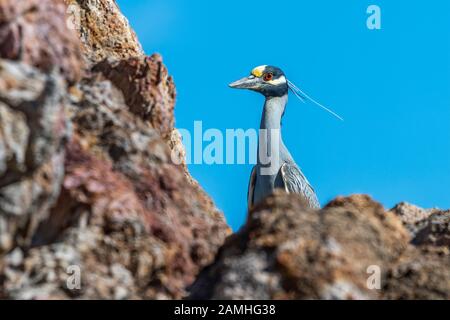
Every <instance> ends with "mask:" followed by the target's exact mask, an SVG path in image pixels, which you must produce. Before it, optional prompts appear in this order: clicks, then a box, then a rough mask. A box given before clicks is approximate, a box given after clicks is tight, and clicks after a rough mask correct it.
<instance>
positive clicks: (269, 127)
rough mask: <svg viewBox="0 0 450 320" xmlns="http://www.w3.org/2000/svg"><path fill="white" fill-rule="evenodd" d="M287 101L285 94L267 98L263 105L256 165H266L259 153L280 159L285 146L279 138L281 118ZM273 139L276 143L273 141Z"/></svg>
mask: <svg viewBox="0 0 450 320" xmlns="http://www.w3.org/2000/svg"><path fill="white" fill-rule="evenodd" d="M287 100H288V96H287V94H286V95H284V96H282V97H267V98H266V101H265V103H264V110H263V114H262V118H261V125H260V132H259V141H258V163H259V164H261V163H267V161H262V159H261V154H260V151H261V152H262V153H263V154H265V153H267V154H272V151H270V150H272V148H276V149H273V151H274V152H275V153H276V154H272V156H275V157H278V158H280V155H281V154H282V153H283V152H284V150H285V146H284V143H283V139H282V137H281V118H282V117H283V114H284V108H285V107H286V103H287ZM274 139H276V140H278V141H273V140H274Z"/></svg>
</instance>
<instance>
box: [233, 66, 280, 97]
mask: <svg viewBox="0 0 450 320" xmlns="http://www.w3.org/2000/svg"><path fill="white" fill-rule="evenodd" d="M229 86H230V87H231V88H235V89H248V90H252V91H256V92H259V93H261V94H263V95H264V96H266V97H281V96H284V95H286V94H287V93H288V83H287V80H286V77H285V75H284V72H283V71H281V69H280V68H277V67H273V66H265V65H264V66H259V67H256V68H254V69H253V70H252V72H251V73H250V75H249V76H247V77H245V78H242V79H240V80H238V81H235V82H233V83H230V84H229Z"/></svg>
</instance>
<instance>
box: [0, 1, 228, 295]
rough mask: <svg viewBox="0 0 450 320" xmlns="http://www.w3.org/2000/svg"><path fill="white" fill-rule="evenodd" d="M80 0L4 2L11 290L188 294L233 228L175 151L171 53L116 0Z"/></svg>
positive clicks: (2, 138)
mask: <svg viewBox="0 0 450 320" xmlns="http://www.w3.org/2000/svg"><path fill="white" fill-rule="evenodd" d="M67 3H68V4H69V5H70V4H72V6H71V7H69V9H66V7H65V4H64V3H63V2H59V1H57V0H55V1H42V2H37V1H32V0H27V1H21V2H20V4H17V5H13V4H12V2H10V1H3V2H0V13H1V16H0V19H3V20H2V21H6V22H5V24H3V25H2V27H0V30H3V31H4V32H3V33H1V35H3V38H1V39H2V41H3V42H2V49H5V53H4V54H3V57H4V58H8V59H9V60H0V298H14V299H41V298H82V299H85V298H112V299H126V298H164V299H168V298H180V297H182V296H184V295H185V288H186V287H187V286H188V285H189V284H191V283H192V282H193V281H194V279H195V276H196V275H197V273H198V272H199V270H200V269H201V268H202V267H204V266H205V265H207V264H209V263H211V262H212V261H213V259H214V257H215V254H216V252H217V250H218V248H219V247H220V246H221V245H222V243H223V241H224V239H225V237H226V236H227V234H228V233H229V228H228V226H227V225H226V223H225V221H224V218H223V215H222V214H221V213H220V212H219V211H218V210H217V209H216V208H215V206H214V204H213V203H212V201H211V200H210V199H209V197H208V196H207V195H206V194H205V193H204V192H203V191H202V190H201V188H199V186H198V185H197V184H195V183H192V181H191V180H190V179H189V177H188V176H186V172H185V167H184V166H182V165H175V164H174V163H173V162H172V161H171V149H170V148H174V147H180V145H178V146H175V145H174V144H172V145H168V143H167V141H171V139H172V134H173V132H174V128H173V125H174V119H173V107H174V100H175V89H174V85H173V82H172V80H171V78H170V76H169V75H168V73H167V70H166V69H165V67H164V65H163V64H162V61H161V58H160V57H158V56H156V55H154V56H152V57H145V56H144V55H143V53H142V50H141V49H140V45H139V43H138V42H137V40H136V38H135V36H134V33H133V31H132V30H131V29H129V28H128V23H127V22H126V19H125V18H123V16H122V15H121V14H120V12H119V11H118V9H117V6H116V4H115V2H114V1H113V0H111V1H106V0H102V1H76V2H75V1H67ZM77 8H78V9H77ZM74 10H75V11H74ZM77 10H78V13H77V14H78V15H79V20H76V19H75V20H74V25H75V26H76V27H77V28H76V30H77V31H78V32H79V33H78V35H79V36H80V39H81V42H78V41H77V40H76V36H75V35H73V34H72V33H71V32H72V31H73V30H70V28H68V27H67V26H68V24H67V21H66V17H65V15H64V13H65V12H66V11H67V12H69V14H70V15H72V14H73V12H76V11H77ZM46 11H48V12H46ZM77 14H75V16H76V15H77ZM46 15H51V16H46ZM16 16H18V20H17V21H16V20H14V19H13V18H11V17H16ZM22 16H24V17H23V18H22ZM13 20H14V21H13ZM16 23H17V24H19V26H17V28H18V30H20V29H23V30H28V31H27V32H26V33H23V34H22V33H20V32H19V33H17V32H16V31H15V30H16V29H14V28H16V27H15V24H16ZM77 23H78V24H77ZM69 26H70V25H69ZM1 28H3V29H1ZM53 29H58V33H56V34H55V35H56V36H55V37H54V38H52V40H51V41H50V40H49V41H43V40H44V39H48V38H51V37H49V35H50V33H49V32H51V31H52V30H53ZM11 30H12V31H11ZM36 30H39V32H40V33H39V35H38V34H35V33H33V32H36ZM15 32H16V33H15ZM59 33H61V35H65V36H64V37H62V36H60V35H59ZM9 34H11V35H13V36H9ZM39 37H41V38H39ZM69 39H75V40H69ZM80 43H81V44H80ZM74 45H76V47H73V46H74ZM27 46H28V47H29V48H32V49H33V50H34V51H33V54H30V55H26V54H25V55H24V54H16V55H14V54H13V53H14V52H16V51H14V50H17V52H22V51H23V50H25V49H26V47H27ZM8 48H13V49H14V50H12V51H7V50H6V49H8ZM15 48H19V49H15ZM23 48H25V49H23ZM61 48H63V49H61ZM80 48H81V49H80ZM59 50H63V51H64V52H63V53H61V52H59ZM17 52H16V53H17ZM71 52H74V53H76V52H83V54H84V58H85V59H84V60H85V61H86V62H87V63H85V64H84V66H86V69H84V70H82V69H81V67H80V66H81V65H82V64H81V62H80V61H79V60H77V58H76V57H77V56H76V55H75V54H74V55H73V56H72V53H71ZM34 53H36V54H34ZM53 54H55V55H54V56H53ZM44 57H45V58H48V59H50V60H48V61H47V60H45V62H48V63H49V65H50V64H51V65H54V66H55V67H54V68H53V67H52V68H49V67H48V66H47V65H46V64H43V63H42V61H43V60H42V59H43V58H44ZM105 57H108V60H105V61H103V62H101V63H100V64H99V67H97V68H93V69H91V67H93V66H95V65H97V62H99V61H102V60H103V58H105ZM40 59H41V60H40ZM72 62H73V63H72ZM75 62H77V63H75ZM71 63H72V64H71ZM116 68H119V69H116ZM75 71H76V72H78V74H79V75H82V76H83V78H82V79H78V78H77V77H78V76H79V75H78V74H77V76H74V74H75V73H71V72H75ZM117 71H120V72H117ZM65 80H67V81H65ZM174 141H176V139H175V140H174ZM178 143H179V142H178ZM78 271H79V276H80V277H79V280H80V288H79V289H78V286H77V285H76V284H77V280H76V279H77V278H74V277H75V276H77V275H78V273H77V272H78ZM71 284H74V286H73V287H71Z"/></svg>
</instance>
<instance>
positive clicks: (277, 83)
mask: <svg viewBox="0 0 450 320" xmlns="http://www.w3.org/2000/svg"><path fill="white" fill-rule="evenodd" d="M267 83H270V84H272V85H275V86H276V85H279V84H282V83H286V77H285V76H281V77H279V78H278V79H275V80H271V81H267Z"/></svg>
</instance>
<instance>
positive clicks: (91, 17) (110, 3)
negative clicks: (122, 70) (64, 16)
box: [65, 0, 143, 64]
mask: <svg viewBox="0 0 450 320" xmlns="http://www.w3.org/2000/svg"><path fill="white" fill-rule="evenodd" d="M65 2H66V4H67V7H68V9H67V12H68V15H69V17H70V21H71V23H72V25H73V26H74V29H75V30H76V32H77V33H78V36H79V38H80V40H81V43H82V49H83V53H84V56H85V58H86V60H87V61H88V62H89V63H91V64H96V63H97V62H100V61H102V60H104V59H106V58H111V59H115V60H121V59H128V58H130V57H138V56H142V55H143V51H142V47H141V44H140V43H139V41H138V39H137V37H136V34H135V33H134V31H133V30H132V29H131V28H130V25H129V23H128V20H127V19H126V18H125V17H124V16H123V15H122V13H121V12H120V10H119V7H118V6H117V3H116V1H114V0H96V1H89V0H65Z"/></svg>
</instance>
